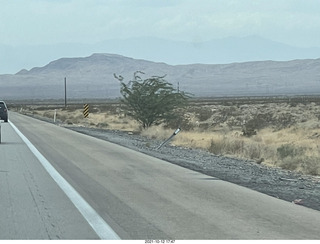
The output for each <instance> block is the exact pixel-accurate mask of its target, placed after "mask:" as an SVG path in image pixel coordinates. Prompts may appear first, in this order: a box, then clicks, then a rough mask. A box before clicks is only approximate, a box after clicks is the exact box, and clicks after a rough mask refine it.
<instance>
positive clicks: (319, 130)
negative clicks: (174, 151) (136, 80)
mask: <svg viewBox="0 0 320 244" xmlns="http://www.w3.org/2000/svg"><path fill="white" fill-rule="evenodd" d="M122 106H123V105H121V104H120V103H105V104H91V105H90V114H89V117H88V118H84V117H83V114H82V111H83V109H82V104H81V105H69V106H68V107H67V108H54V107H52V108H50V107H48V106H25V107H23V108H19V109H18V110H19V111H20V112H22V113H25V114H33V115H34V116H40V117H47V118H50V119H53V117H54V113H55V109H56V119H57V122H59V123H64V124H66V125H68V124H69V125H73V126H75V125H77V126H88V127H98V128H102V129H109V130H122V131H127V132H130V133H139V134H141V135H142V136H145V137H148V138H151V139H155V140H164V139H167V138H168V137H169V136H170V135H171V134H172V132H173V131H174V130H175V129H176V128H177V127H180V128H181V129H182V131H181V132H180V133H179V135H178V136H176V137H175V138H174V139H173V140H172V141H171V144H173V145H176V146H181V147H190V148H198V149H202V150H207V151H210V152H211V153H213V154H216V155H224V156H229V157H236V158H241V159H250V160H253V161H254V162H256V163H259V164H265V165H268V166H270V167H281V168H284V169H288V170H293V171H298V172H301V173H304V174H311V175H320V147H319V142H320V102H317V101H315V102H310V101H280V100H279V101H276V102H274V101H273V102H270V101H255V102H254V101H253V102H252V101H250V102H247V101H243V102H240V103H239V102H235V101H234V102H232V101H229V102H225V101H218V102H212V103H210V102H209V103H203V102H199V101H194V102H192V103H190V105H189V106H188V107H187V108H186V109H185V110H183V111H179V110H178V111H176V112H177V113H178V114H179V115H180V116H179V117H178V118H177V119H175V120H173V121H169V122H166V123H162V124H160V125H153V126H151V127H149V128H146V129H143V127H142V126H141V124H139V123H138V122H137V121H135V120H134V119H132V118H130V117H129V116H126V115H125V113H124V110H123V107H122Z"/></svg>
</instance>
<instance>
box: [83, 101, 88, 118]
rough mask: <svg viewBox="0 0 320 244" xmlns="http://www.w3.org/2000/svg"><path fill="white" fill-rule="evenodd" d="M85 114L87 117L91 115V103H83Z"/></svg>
mask: <svg viewBox="0 0 320 244" xmlns="http://www.w3.org/2000/svg"><path fill="white" fill-rule="evenodd" d="M83 115H84V117H85V118H88V116H89V104H84V105H83Z"/></svg>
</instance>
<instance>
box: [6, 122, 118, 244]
mask: <svg viewBox="0 0 320 244" xmlns="http://www.w3.org/2000/svg"><path fill="white" fill-rule="evenodd" d="M9 124H10V125H11V126H12V128H13V129H14V130H15V131H16V133H17V134H18V135H19V136H20V137H21V139H22V140H23V141H24V143H25V144H26V145H27V146H28V147H29V149H30V150H31V152H32V153H33V154H34V155H35V156H36V158H37V159H38V160H39V161H40V163H41V164H42V166H43V167H44V168H45V169H46V171H47V172H48V173H49V174H50V176H51V177H52V178H53V179H54V180H55V182H56V183H57V184H58V186H59V187H60V188H61V189H62V190H63V191H64V193H65V194H66V195H67V196H68V197H69V199H70V200H71V202H72V203H73V204H74V205H75V206H76V208H77V209H78V210H79V211H80V213H81V214H82V216H83V217H84V218H85V219H86V220H87V221H88V223H89V224H90V225H91V227H92V228H93V230H94V231H95V232H96V233H97V235H98V236H99V237H100V238H101V239H102V240H119V239H120V237H119V236H118V235H117V234H116V233H115V232H114V230H113V229H111V227H110V226H109V225H108V224H107V223H106V222H105V221H104V220H103V219H102V218H101V217H100V215H99V214H98V213H97V212H96V211H95V210H94V209H93V208H92V207H91V206H90V205H89V204H88V203H87V202H86V201H85V200H84V199H83V198H82V197H81V196H80V194H79V193H78V192H77V191H76V190H75V189H74V188H73V187H72V186H71V185H70V184H69V183H68V182H67V181H66V180H65V179H64V178H63V177H62V176H61V175H60V174H59V173H58V171H56V169H55V168H54V167H53V166H52V165H51V164H50V162H49V161H48V160H47V159H46V158H45V157H44V156H43V155H42V154H41V153H40V152H39V151H38V150H37V149H36V147H35V146H34V145H33V144H32V143H31V142H30V141H29V140H28V139H27V138H26V137H25V136H24V135H23V134H22V133H21V132H20V130H19V129H18V128H17V127H16V126H15V125H14V124H13V123H12V122H11V121H9Z"/></svg>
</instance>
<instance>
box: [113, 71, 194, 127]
mask: <svg viewBox="0 0 320 244" xmlns="http://www.w3.org/2000/svg"><path fill="white" fill-rule="evenodd" d="M139 74H144V73H143V72H140V71H137V72H135V73H134V79H133V80H131V81H129V83H127V84H125V83H124V82H122V81H123V77H122V76H117V75H115V74H114V77H115V78H116V79H118V80H119V81H120V83H121V89H120V92H121V95H122V97H123V99H122V102H123V103H124V104H125V105H126V106H125V108H126V114H128V115H129V116H131V117H133V118H134V119H135V120H137V121H138V122H139V123H141V125H142V127H143V128H147V127H149V126H151V125H153V124H160V123H162V122H165V121H169V120H172V119H175V118H176V117H177V113H176V111H175V109H177V108H179V107H183V106H185V105H186V104H187V100H188V98H189V95H187V94H186V93H184V92H179V91H177V90H176V89H174V88H173V86H172V84H171V83H169V82H167V81H166V80H165V79H164V77H165V76H162V77H160V76H152V77H150V78H148V79H145V80H143V79H142V78H141V77H140V76H139Z"/></svg>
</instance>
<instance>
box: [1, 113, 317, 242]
mask: <svg viewBox="0 0 320 244" xmlns="http://www.w3.org/2000/svg"><path fill="white" fill-rule="evenodd" d="M9 118H10V120H11V122H10V123H5V124H2V144H0V239H100V238H102V239H109V237H110V239H117V238H121V239H176V240H179V239H200V240H207V239H320V232H319V226H320V212H318V211H316V210H312V209H308V208H305V207H303V206H298V205H295V204H292V203H289V202H285V201H282V200H279V199H276V198H273V197H270V196H267V195H264V194H261V193H258V192H255V191H252V190H249V189H247V188H244V187H240V186H237V185H234V184H231V183H228V182H224V181H221V180H219V179H217V178H213V177H209V176H206V175H203V174H200V173H197V172H194V171H191V170H188V169H185V168H182V167H179V166H176V165H173V164H170V163H168V162H165V161H162V160H159V159H156V158H153V157H150V156H147V155H145V154H141V153H139V152H135V151H133V150H130V149H127V148H124V147H121V146H118V145H115V144H112V143H109V142H106V141H102V140H99V139H96V138H93V137H89V136H86V135H83V134H79V133H76V132H73V131H70V130H68V129H65V128H61V127H59V126H56V125H52V124H49V123H46V122H42V121H39V120H36V119H32V118H29V117H26V116H23V115H19V114H17V113H11V114H10V117H9ZM15 127H16V128H17V129H18V130H19V131H20V132H21V133H22V138H21V136H20V135H19V134H18V132H17V130H15ZM23 137H25V138H23ZM26 141H27V142H26ZM28 143H29V144H28ZM33 146H34V147H33ZM37 152H40V154H39V153H37ZM42 155H43V156H42ZM43 161H44V162H43ZM51 165H52V166H53V167H52V166H51ZM61 182H62V183H61Z"/></svg>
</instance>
